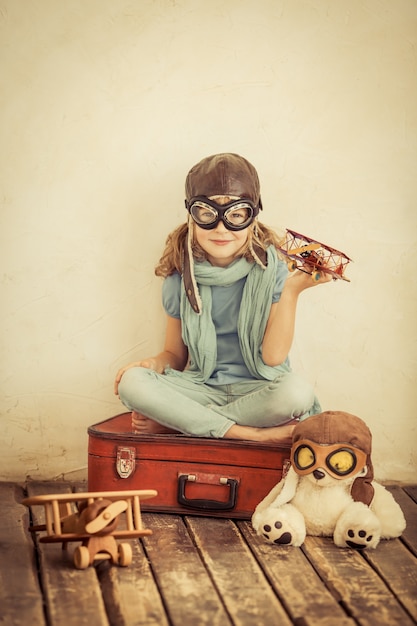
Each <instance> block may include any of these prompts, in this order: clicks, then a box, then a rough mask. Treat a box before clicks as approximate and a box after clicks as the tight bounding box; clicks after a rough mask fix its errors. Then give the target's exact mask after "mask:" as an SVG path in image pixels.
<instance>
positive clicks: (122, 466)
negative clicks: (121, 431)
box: [116, 446, 136, 478]
mask: <svg viewBox="0 0 417 626" xmlns="http://www.w3.org/2000/svg"><path fill="white" fill-rule="evenodd" d="M135 465H136V461H135V448H129V447H127V446H126V447H125V446H119V447H118V448H117V456H116V470H117V473H118V474H119V476H120V478H129V476H131V475H132V474H133V472H134V471H135Z"/></svg>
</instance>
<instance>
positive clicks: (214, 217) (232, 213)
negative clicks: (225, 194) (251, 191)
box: [187, 199, 257, 230]
mask: <svg viewBox="0 0 417 626" xmlns="http://www.w3.org/2000/svg"><path fill="white" fill-rule="evenodd" d="M187 208H188V210H189V212H190V215H191V217H192V218H193V220H194V222H195V223H196V224H198V226H200V228H204V229H207V230H211V229H212V228H215V227H216V226H217V224H218V223H219V222H220V220H221V221H222V222H223V224H224V225H225V226H226V228H228V229H229V230H243V229H244V228H247V227H248V226H249V225H250V224H251V223H252V222H253V220H254V218H255V216H256V215H257V211H256V210H255V207H254V206H253V205H252V204H251V203H250V202H249V201H246V200H245V201H242V200H234V201H233V202H229V203H228V204H226V205H224V206H221V205H218V204H216V203H215V202H213V201H211V200H209V199H204V200H199V199H195V200H193V201H191V203H190V204H188V205H187Z"/></svg>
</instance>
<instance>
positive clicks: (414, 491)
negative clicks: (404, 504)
mask: <svg viewBox="0 0 417 626" xmlns="http://www.w3.org/2000/svg"><path fill="white" fill-rule="evenodd" d="M403 491H405V492H406V493H407V494H408V495H409V496H410V498H413V500H414V502H416V503H417V485H406V486H404V487H403Z"/></svg>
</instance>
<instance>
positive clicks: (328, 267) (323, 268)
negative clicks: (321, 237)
mask: <svg viewBox="0 0 417 626" xmlns="http://www.w3.org/2000/svg"><path fill="white" fill-rule="evenodd" d="M279 250H280V251H281V252H282V254H284V255H285V256H286V257H287V258H288V261H287V265H288V269H289V270H290V272H293V271H294V270H296V269H299V270H301V271H302V272H306V273H307V274H311V277H312V279H313V280H314V281H317V280H320V276H321V274H322V273H323V272H325V273H326V274H331V276H332V277H333V280H336V279H342V280H346V281H348V282H350V281H349V278H346V276H345V275H344V271H345V268H346V266H347V265H348V264H349V263H350V261H351V260H352V259H350V258H349V257H348V256H346V254H344V253H343V252H340V251H339V250H335V249H334V248H331V247H330V246H327V245H325V244H324V243H320V242H319V241H317V240H316V239H312V238H311V237H306V235H301V234H300V233H296V232H295V231H293V230H288V229H287V232H286V238H285V241H284V242H283V243H282V244H281V246H280V247H279Z"/></svg>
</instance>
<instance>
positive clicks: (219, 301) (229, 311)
mask: <svg viewBox="0 0 417 626" xmlns="http://www.w3.org/2000/svg"><path fill="white" fill-rule="evenodd" d="M287 274H288V269H287V266H286V264H285V263H284V262H282V263H279V265H278V272H277V278H276V283H275V288H274V291H273V296H272V302H278V300H279V299H280V297H281V292H282V289H283V286H284V282H285V279H286V278H287ZM245 282H246V277H245V278H241V279H240V280H238V281H236V282H235V283H232V284H231V285H225V286H222V287H218V286H213V287H211V293H212V319H213V323H214V327H215V329H216V336H217V364H216V367H215V369H214V372H213V374H212V376H211V378H209V380H208V381H207V384H209V385H227V384H231V383H236V382H242V380H251V381H252V380H253V377H252V376H251V374H250V372H249V371H248V369H247V367H246V365H245V362H244V360H243V356H242V352H241V350H240V345H239V336H238V332H237V320H238V316H239V309H240V303H241V300H242V293H243V288H244V286H245ZM180 299H181V276H180V275H179V274H178V273H175V274H172V275H171V276H167V278H166V279H165V280H164V282H163V286H162V304H163V306H164V309H165V311H166V313H167V314H168V315H169V316H171V317H175V318H177V319H180Z"/></svg>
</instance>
